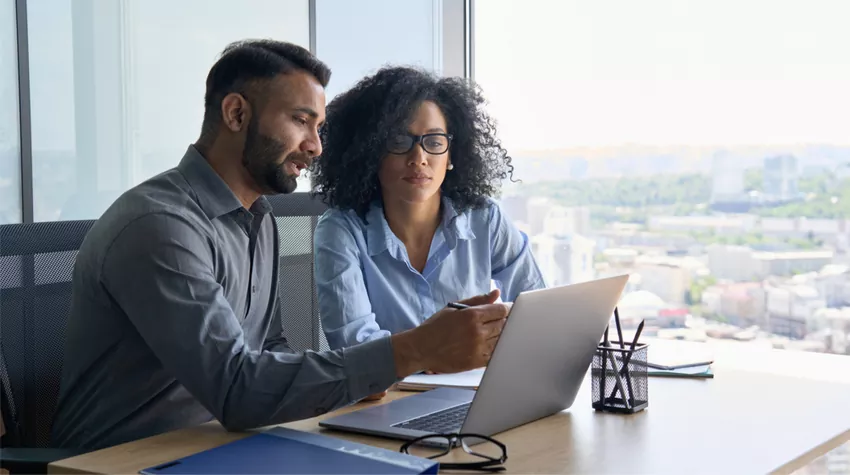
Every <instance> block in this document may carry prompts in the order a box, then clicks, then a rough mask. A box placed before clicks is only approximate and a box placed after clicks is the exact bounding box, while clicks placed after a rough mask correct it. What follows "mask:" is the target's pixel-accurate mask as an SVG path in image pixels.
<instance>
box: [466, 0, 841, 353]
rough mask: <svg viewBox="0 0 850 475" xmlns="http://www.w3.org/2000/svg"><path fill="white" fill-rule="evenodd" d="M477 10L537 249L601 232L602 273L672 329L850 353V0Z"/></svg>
mask: <svg viewBox="0 0 850 475" xmlns="http://www.w3.org/2000/svg"><path fill="white" fill-rule="evenodd" d="M474 13H475V17H474V25H475V27H474V33H475V38H474V61H475V64H474V73H475V79H476V81H477V82H478V83H479V84H480V85H481V86H482V88H483V90H484V93H485V95H486V96H487V97H488V99H489V101H490V104H489V110H490V112H491V113H492V114H493V116H494V117H495V118H496V119H497V121H498V124H499V132H500V136H501V138H502V140H503V143H504V145H505V146H506V148H507V149H508V150H509V152H510V154H511V156H512V157H513V159H514V164H515V165H516V174H515V175H516V178H518V179H521V180H522V181H523V182H522V183H519V184H514V183H507V184H506V188H505V195H504V198H503V201H502V206H503V207H504V208H505V210H506V211H507V213H508V214H509V215H511V216H512V217H513V219H514V221H515V222H517V223H518V225H519V226H520V227H521V228H522V229H524V230H526V231H527V232H528V234H529V235H530V237H531V239H532V241H533V242H534V243H535V245H536V247H535V248H536V249H542V248H543V247H545V246H546V245H549V244H547V243H552V242H558V240H559V239H561V238H562V237H563V238H566V237H568V236H561V235H569V236H572V235H583V236H584V237H587V238H590V239H591V240H592V241H593V242H594V243H595V248H594V249H593V252H592V254H591V255H592V256H594V261H595V262H593V264H592V266H591V267H592V270H593V272H594V273H595V276H596V277H604V276H606V275H612V274H622V273H626V272H628V273H630V274H632V275H633V276H634V279H633V280H632V281H631V282H630V284H629V287H628V291H635V292H637V291H643V292H641V293H640V294H636V297H637V296H643V297H647V298H642V299H638V298H635V299H631V300H632V301H638V300H640V301H642V302H644V303H645V304H646V305H643V306H642V307H641V308H640V309H636V310H635V311H640V312H649V315H650V317H651V318H650V319H649V320H648V322H647V323H648V325H650V326H652V327H655V328H659V333H658V335H659V337H663V336H664V335H665V332H666V331H667V330H666V329H665V328H666V327H670V328H669V333H670V334H671V335H673V334H675V335H679V336H681V335H687V338H694V339H701V338H705V337H706V334H711V335H719V336H718V337H717V338H728V339H732V338H735V339H739V340H750V341H751V342H752V343H754V344H758V345H762V346H767V347H770V346H773V347H779V348H791V349H801V350H812V351H827V352H833V353H842V354H844V353H848V352H850V345H848V344H847V341H848V333H850V324H848V322H850V313H848V312H850V270H848V267H847V266H848V264H850V254H848V252H850V135H848V130H850V118H848V116H847V114H846V111H847V110H850V88H848V87H847V84H848V83H850V55H848V45H850V30H848V29H847V28H846V25H845V22H843V19H845V18H847V17H848V15H850V5H848V4H847V2H844V1H842V0H814V1H810V2H774V1H770V0H753V1H747V2H740V1H736V0H715V1H711V2H705V1H699V0H676V1H669V0H643V1H640V2H635V1H632V0H617V1H613V2H592V1H591V2H588V1H584V0H551V1H542V0H538V1H532V2H515V1H512V0H486V1H479V2H475V10H474ZM564 216H581V217H584V216H586V218H581V219H579V218H576V219H563V217H564ZM541 252H545V249H544V250H541ZM574 252H579V251H578V250H576V251H574ZM572 258H573V257H571V256H563V259H564V260H563V262H557V263H555V264H557V265H561V266H568V265H569V262H571V259H572ZM649 297H652V298H649ZM656 297H658V298H656ZM783 302H784V305H783V304H782V303H783ZM649 307H652V308H649ZM683 310H684V313H685V314H687V315H688V317H687V318H684V319H682V318H681V315H682V313H683V312H682V311H683ZM628 312H629V310H628V309H623V308H621V313H626V314H627V313H628ZM754 327H755V329H754ZM745 330H746V331H745Z"/></svg>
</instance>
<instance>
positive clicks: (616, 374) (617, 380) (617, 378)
mask: <svg viewBox="0 0 850 475" xmlns="http://www.w3.org/2000/svg"><path fill="white" fill-rule="evenodd" d="M606 353H607V354H608V358H609V359H610V360H611V367H613V368H614V383H615V384H616V386H614V390H613V391H611V399H614V396H615V395H616V393H617V389H619V390H620V392H621V393H623V405H624V406H626V409H631V408H632V406H631V404H629V400H628V399H626V388H625V387H623V379H622V378H621V377H620V370H619V369H618V368H617V359H616V358H614V354H613V352H609V351H606Z"/></svg>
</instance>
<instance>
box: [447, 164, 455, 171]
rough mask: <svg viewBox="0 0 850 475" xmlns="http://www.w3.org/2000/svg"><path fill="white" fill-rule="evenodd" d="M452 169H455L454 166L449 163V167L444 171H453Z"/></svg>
mask: <svg viewBox="0 0 850 475" xmlns="http://www.w3.org/2000/svg"><path fill="white" fill-rule="evenodd" d="M454 169H455V166H454V165H452V164H451V163H449V166H447V167H446V170H449V171H451V170H454Z"/></svg>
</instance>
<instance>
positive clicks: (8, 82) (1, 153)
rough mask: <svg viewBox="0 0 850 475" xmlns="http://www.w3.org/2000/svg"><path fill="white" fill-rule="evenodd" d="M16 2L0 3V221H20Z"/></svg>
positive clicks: (2, 222) (19, 133) (19, 136)
mask: <svg viewBox="0 0 850 475" xmlns="http://www.w3.org/2000/svg"><path fill="white" fill-rule="evenodd" d="M18 111H19V105H18V47H17V36H16V29H15V2H13V1H11V0H6V1H2V2H0V224H9V223H19V222H21V132H20V128H19V125H20V123H19V122H18Z"/></svg>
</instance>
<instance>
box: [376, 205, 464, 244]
mask: <svg viewBox="0 0 850 475" xmlns="http://www.w3.org/2000/svg"><path fill="white" fill-rule="evenodd" d="M442 204H443V207H442V208H443V209H442V210H443V219H442V222H441V223H440V228H441V229H443V230H444V231H446V233H445V234H446V240H447V242H448V244H449V248H450V249H454V248H455V247H456V246H457V241H458V240H459V239H464V240H468V239H475V233H473V232H472V226H471V224H470V222H469V213H458V212H457V210H456V209H455V207H454V205H452V202H451V200H449V199H448V198H446V197H443V201H442ZM366 237H367V239H368V240H369V243H368V247H369V255H370V256H376V255H378V254H380V253H382V252H384V251H386V250H394V249H395V247H396V246H397V242H398V238H396V237H395V235H394V234H393V232H392V230H391V229H390V225H389V223H387V219H386V217H384V207H383V206H382V205H381V203H380V202H378V201H376V202H374V203H372V206H371V207H370V208H369V211H368V212H367V213H366Z"/></svg>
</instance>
